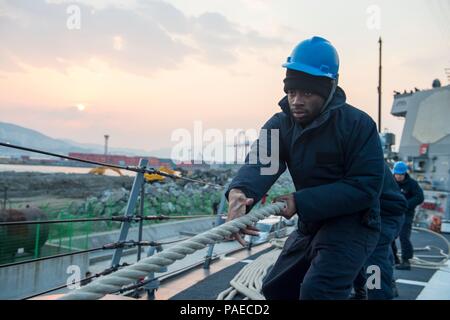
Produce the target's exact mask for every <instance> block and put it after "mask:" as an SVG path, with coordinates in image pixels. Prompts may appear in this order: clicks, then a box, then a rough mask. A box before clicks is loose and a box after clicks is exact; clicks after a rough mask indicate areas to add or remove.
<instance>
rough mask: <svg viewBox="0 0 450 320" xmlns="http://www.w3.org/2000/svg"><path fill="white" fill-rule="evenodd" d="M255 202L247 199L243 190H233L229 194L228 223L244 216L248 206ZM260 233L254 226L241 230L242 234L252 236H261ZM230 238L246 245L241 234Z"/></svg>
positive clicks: (235, 234)
mask: <svg viewBox="0 0 450 320" xmlns="http://www.w3.org/2000/svg"><path fill="white" fill-rule="evenodd" d="M253 201H254V199H252V198H247V197H246V196H245V194H244V192H242V191H241V190H239V189H231V190H230V192H229V193H228V216H227V222H228V221H231V220H234V219H236V218H239V217H242V216H244V215H245V213H246V211H247V206H250V205H252V204H253ZM258 231H259V230H258V229H257V228H255V227H253V226H248V227H247V228H245V229H242V230H240V232H241V233H243V234H248V235H252V236H257V235H259V232H258ZM229 238H230V239H235V240H237V241H238V242H239V243H240V244H241V245H242V246H244V247H245V245H246V242H245V240H244V239H243V238H242V236H241V235H240V233H239V232H238V233H234V234H232V235H231V236H230V237H229Z"/></svg>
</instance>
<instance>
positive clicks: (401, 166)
mask: <svg viewBox="0 0 450 320" xmlns="http://www.w3.org/2000/svg"><path fill="white" fill-rule="evenodd" d="M407 171H408V166H407V165H406V163H404V162H403V161H397V162H396V163H395V164H394V174H405V173H406V172H407Z"/></svg>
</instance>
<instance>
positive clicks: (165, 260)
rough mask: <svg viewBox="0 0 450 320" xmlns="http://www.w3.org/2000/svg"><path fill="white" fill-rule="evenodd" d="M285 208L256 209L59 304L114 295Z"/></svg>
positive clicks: (281, 205)
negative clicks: (131, 284) (152, 273)
mask: <svg viewBox="0 0 450 320" xmlns="http://www.w3.org/2000/svg"><path fill="white" fill-rule="evenodd" d="M284 207H285V203H284V202H277V203H273V204H270V205H267V206H264V207H261V208H259V209H255V210H252V211H251V212H250V213H248V214H247V215H245V216H243V217H240V218H237V219H234V220H232V221H229V222H227V223H224V224H222V225H220V226H217V227H215V228H213V229H211V230H209V231H206V232H203V233H201V234H198V235H196V236H194V237H192V238H190V239H188V240H186V241H183V242H180V243H179V244H177V245H175V246H173V247H170V248H168V249H167V250H164V251H162V252H159V253H157V254H155V255H153V256H151V257H148V258H145V259H142V260H140V261H139V262H137V263H135V264H133V265H131V266H129V267H126V268H123V269H121V270H119V271H116V272H115V273H113V274H110V275H107V276H104V277H101V278H99V279H98V280H96V281H93V282H91V283H90V284H88V285H86V286H84V287H81V288H79V289H75V290H73V291H71V292H69V293H68V294H66V295H64V296H62V297H60V298H59V299H60V300H95V299H100V298H101V297H103V296H105V295H106V294H109V293H113V292H117V291H118V290H120V289H121V288H122V287H123V286H125V285H128V284H130V283H132V282H134V281H136V280H138V279H141V278H144V277H145V276H147V275H148V274H149V273H150V272H158V271H160V270H161V269H162V268H163V267H165V266H168V265H170V264H172V263H174V262H175V261H176V260H181V259H183V258H184V257H185V256H186V255H188V254H192V253H194V252H195V251H197V250H200V249H203V248H205V247H206V246H207V245H209V244H212V243H215V242H217V241H220V240H223V239H225V238H226V237H228V236H230V235H231V234H233V233H236V232H238V231H239V230H241V229H244V228H246V227H247V226H250V225H252V224H253V223H255V222H257V221H259V220H261V219H264V218H267V217H268V216H270V215H277V214H280V212H281V211H282V209H283V208H284Z"/></svg>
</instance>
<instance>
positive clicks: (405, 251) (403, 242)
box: [399, 213, 414, 260]
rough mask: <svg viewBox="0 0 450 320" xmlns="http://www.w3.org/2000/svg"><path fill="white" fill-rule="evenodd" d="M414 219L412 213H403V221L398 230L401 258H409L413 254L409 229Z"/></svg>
mask: <svg viewBox="0 0 450 320" xmlns="http://www.w3.org/2000/svg"><path fill="white" fill-rule="evenodd" d="M413 220H414V214H410V213H407V214H405V222H404V223H403V226H402V229H401V231H400V235H399V239H400V246H401V248H402V260H407V259H411V258H412V257H413V255H414V248H413V245H412V243H411V230H412V223H413Z"/></svg>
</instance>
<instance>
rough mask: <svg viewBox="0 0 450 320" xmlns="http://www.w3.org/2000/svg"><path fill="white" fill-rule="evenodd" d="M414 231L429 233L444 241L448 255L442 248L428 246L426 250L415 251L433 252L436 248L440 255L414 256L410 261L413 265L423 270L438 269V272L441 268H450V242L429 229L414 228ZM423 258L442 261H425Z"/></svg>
mask: <svg viewBox="0 0 450 320" xmlns="http://www.w3.org/2000/svg"><path fill="white" fill-rule="evenodd" d="M413 230H416V231H422V232H427V233H429V234H431V235H434V236H436V237H438V238H440V239H442V240H443V241H444V242H445V244H446V245H447V253H445V252H444V250H442V249H441V248H439V247H435V246H426V247H424V248H414V251H422V250H431V249H432V248H434V249H437V250H439V255H414V257H413V258H412V259H411V260H410V262H411V265H412V266H414V267H417V268H422V269H438V270H439V269H441V268H445V267H448V265H447V261H448V259H449V254H450V242H449V241H448V240H447V239H446V238H445V237H444V236H443V235H441V234H439V233H437V232H434V231H432V230H429V229H425V228H418V227H413ZM400 252H401V251H400ZM423 258H432V259H439V258H440V259H441V261H437V262H433V261H427V260H424V259H423Z"/></svg>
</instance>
